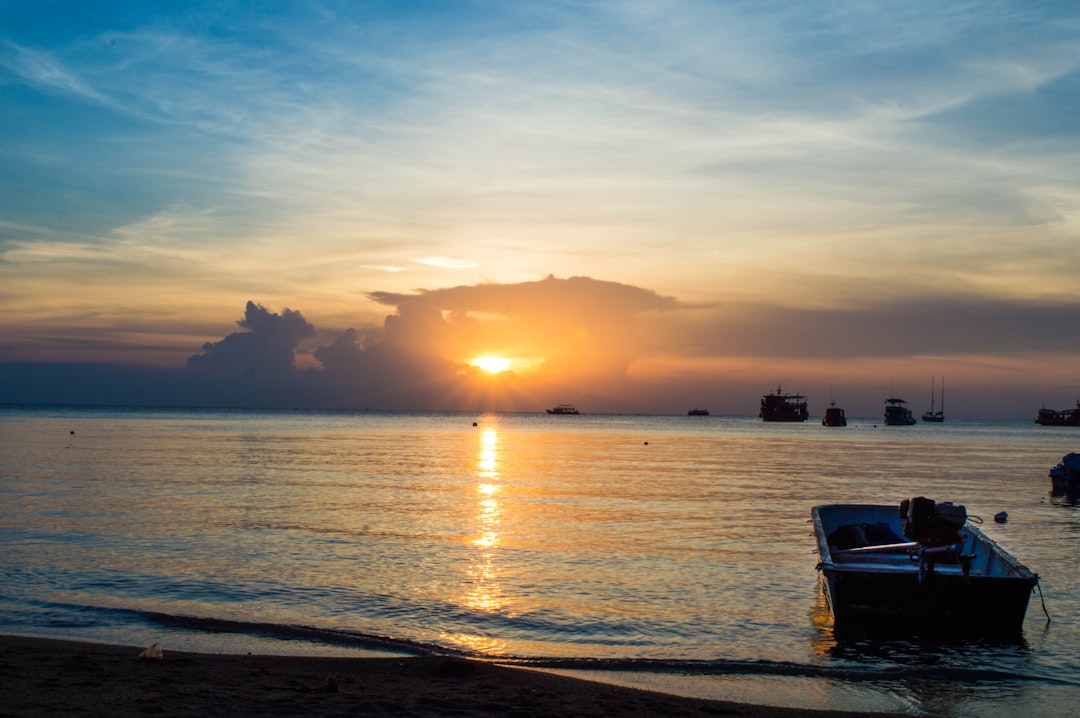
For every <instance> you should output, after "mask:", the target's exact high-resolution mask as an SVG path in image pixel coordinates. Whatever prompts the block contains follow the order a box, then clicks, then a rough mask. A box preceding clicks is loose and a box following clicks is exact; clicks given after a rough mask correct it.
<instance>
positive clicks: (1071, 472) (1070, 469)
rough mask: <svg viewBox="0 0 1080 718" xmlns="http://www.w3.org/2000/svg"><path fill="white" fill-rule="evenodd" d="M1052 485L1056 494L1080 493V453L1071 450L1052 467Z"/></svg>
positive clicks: (1052, 489)
mask: <svg viewBox="0 0 1080 718" xmlns="http://www.w3.org/2000/svg"><path fill="white" fill-rule="evenodd" d="M1050 487H1051V491H1052V492H1053V493H1055V494H1064V493H1069V494H1078V493H1080V454H1077V453H1075V452H1069V453H1068V454H1065V456H1063V457H1061V463H1059V464H1058V465H1057V466H1055V467H1054V468H1052V469H1050Z"/></svg>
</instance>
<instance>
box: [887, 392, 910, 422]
mask: <svg viewBox="0 0 1080 718" xmlns="http://www.w3.org/2000/svg"><path fill="white" fill-rule="evenodd" d="M915 423H917V422H916V421H915V417H914V416H912V414H911V409H909V408H907V402H906V401H904V400H903V399H897V398H896V397H893V398H891V399H886V400H885V425H886V426H911V425H912V424H915Z"/></svg>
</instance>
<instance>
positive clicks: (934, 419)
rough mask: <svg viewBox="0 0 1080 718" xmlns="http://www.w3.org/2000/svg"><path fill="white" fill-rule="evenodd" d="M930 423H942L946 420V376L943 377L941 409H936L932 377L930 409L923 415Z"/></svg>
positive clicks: (931, 378)
mask: <svg viewBox="0 0 1080 718" xmlns="http://www.w3.org/2000/svg"><path fill="white" fill-rule="evenodd" d="M922 420H923V421H925V422H926V423H928V424H940V423H941V422H943V421H945V377H941V411H934V378H933V377H930V411H927V412H925V413H924V414H923V415H922Z"/></svg>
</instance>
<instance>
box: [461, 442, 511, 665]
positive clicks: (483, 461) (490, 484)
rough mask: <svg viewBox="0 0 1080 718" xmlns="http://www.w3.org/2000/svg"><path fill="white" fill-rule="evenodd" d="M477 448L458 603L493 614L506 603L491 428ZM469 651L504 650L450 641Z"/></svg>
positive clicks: (466, 639) (476, 640)
mask: <svg viewBox="0 0 1080 718" xmlns="http://www.w3.org/2000/svg"><path fill="white" fill-rule="evenodd" d="M479 436H480V446H479V449H478V452H477V458H476V466H477V472H476V475H477V479H478V480H479V482H478V483H477V484H476V489H475V490H476V496H477V511H476V517H475V523H476V531H475V533H474V534H473V538H472V539H471V541H470V543H471V545H472V546H473V547H474V548H475V549H476V550H475V553H474V554H473V556H472V559H471V562H470V564H469V568H468V570H467V572H466V580H465V585H466V589H467V590H466V593H465V595H464V598H463V600H462V602H463V603H464V605H465V606H466V607H467V608H470V609H472V610H474V611H483V612H487V613H494V612H497V611H505V609H506V608H507V606H508V605H509V601H508V600H507V598H506V596H505V595H504V592H503V588H502V586H501V585H500V582H499V569H498V561H497V549H498V547H499V543H500V533H499V524H500V521H501V515H502V504H501V502H500V501H499V496H498V494H499V490H500V488H501V485H500V480H501V476H500V474H499V434H498V430H497V429H496V428H493V427H488V428H485V429H484V430H483V431H481V432H480V435H479ZM454 638H455V639H456V640H457V641H459V642H461V643H464V644H465V645H466V646H468V647H469V648H471V649H474V650H478V651H484V652H488V653H490V652H497V651H499V650H501V649H503V648H504V647H505V644H503V642H501V641H493V640H491V639H490V638H488V637H485V636H479V635H462V634H458V635H456V636H455V637H454Z"/></svg>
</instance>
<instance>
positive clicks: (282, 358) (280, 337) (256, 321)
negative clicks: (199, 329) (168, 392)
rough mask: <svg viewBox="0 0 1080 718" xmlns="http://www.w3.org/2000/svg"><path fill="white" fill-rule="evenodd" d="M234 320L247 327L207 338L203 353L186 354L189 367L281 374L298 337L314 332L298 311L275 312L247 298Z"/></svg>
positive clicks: (292, 356)
mask: <svg viewBox="0 0 1080 718" xmlns="http://www.w3.org/2000/svg"><path fill="white" fill-rule="evenodd" d="M237 324H238V325H239V326H241V327H243V328H244V329H247V330H249V331H246V332H234V333H232V334H230V335H229V336H227V337H225V338H224V339H222V340H221V341H218V342H207V343H206V344H204V345H203V347H202V354H195V355H192V356H191V357H189V358H188V361H187V364H188V367H189V368H191V369H200V370H207V371H214V372H221V373H226V374H234V375H242V376H261V375H274V374H283V373H285V372H288V371H290V370H292V369H293V366H294V362H295V358H296V355H295V352H296V348H297V346H299V344H300V342H301V340H303V339H305V338H307V337H311V336H314V335H315V327H313V326H312V325H311V324H309V323H308V322H307V320H305V319H304V317H303V315H301V314H300V312H295V311H291V310H289V309H286V310H285V311H284V312H282V313H281V314H274V313H272V312H270V311H268V310H267V309H265V308H264V307H262V306H260V305H258V304H255V303H254V302H250V301H249V302H248V303H247V307H246V308H245V310H244V318H243V319H241V320H239V321H238V322H237Z"/></svg>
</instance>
